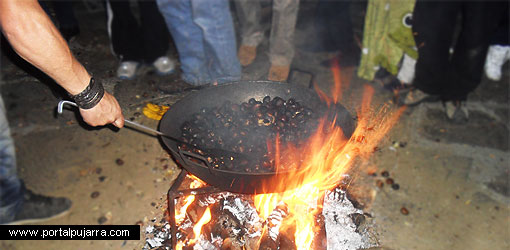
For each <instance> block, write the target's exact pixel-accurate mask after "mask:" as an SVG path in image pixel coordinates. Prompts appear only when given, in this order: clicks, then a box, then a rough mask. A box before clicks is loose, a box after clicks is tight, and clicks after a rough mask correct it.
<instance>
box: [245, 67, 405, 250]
mask: <svg viewBox="0 0 510 250" xmlns="http://www.w3.org/2000/svg"><path fill="white" fill-rule="evenodd" d="M332 72H333V78H334V81H335V86H334V87H333V97H328V96H327V95H326V94H325V93H323V92H322V91H320V90H319V89H316V90H317V93H318V94H319V96H321V98H323V99H324V101H325V102H326V103H327V104H328V105H335V104H336V103H337V102H338V101H339V100H341V94H342V83H341V77H340V69H339V68H338V64H334V66H333V68H332ZM373 94H374V90H373V88H371V87H365V91H364V94H363V99H362V105H361V108H360V109H359V110H358V112H357V113H358V124H357V127H356V129H355V131H354V133H353V135H352V136H351V138H346V137H345V136H344V133H343V131H342V129H341V128H340V127H338V126H335V125H334V124H335V121H334V120H333V121H330V120H328V119H326V118H324V119H322V120H321V122H320V125H319V129H318V130H317V132H316V133H315V134H314V135H313V136H311V137H310V138H309V140H308V142H307V143H304V144H303V145H305V146H304V147H302V148H297V147H295V146H293V145H289V146H287V147H285V148H282V146H281V145H280V143H279V141H276V142H273V146H272V147H274V148H275V152H277V154H276V156H275V157H278V156H285V157H281V159H278V160H276V159H275V164H277V166H276V169H289V167H288V166H292V168H298V169H307V171H306V173H305V174H303V175H300V176H291V177H288V178H286V179H285V180H282V181H281V182H280V183H279V185H285V186H287V185H289V184H290V183H293V184H296V185H295V186H298V188H296V189H293V190H287V191H286V192H284V193H283V194H279V195H275V194H259V195H257V196H255V206H256V208H257V211H258V212H259V213H260V215H261V217H262V218H266V215H267V214H269V213H270V212H271V211H270V210H271V208H273V209H274V208H275V207H276V206H275V204H277V203H278V202H283V203H285V204H286V205H287V207H288V211H289V216H288V217H287V218H286V219H285V221H284V223H285V224H286V225H282V226H289V225H288V224H292V225H295V228H296V232H295V235H294V236H295V243H296V247H297V249H311V248H312V246H311V245H312V241H313V236H314V231H316V229H315V226H314V220H315V216H316V214H317V213H319V212H320V211H321V209H320V208H321V204H318V203H317V202H318V198H319V197H323V195H324V192H325V191H327V190H330V189H332V188H334V187H336V186H337V185H338V182H339V180H341V179H342V178H343V176H344V175H345V173H346V172H347V171H348V170H349V168H350V167H351V165H352V164H353V163H354V160H355V159H357V158H361V159H366V157H368V156H369V155H370V154H371V153H372V152H373V151H374V148H375V147H376V146H377V145H378V143H379V142H380V141H381V139H382V138H383V137H384V136H385V135H386V134H387V133H388V131H389V130H390V129H391V128H392V127H393V125H394V124H395V123H396V122H397V120H398V118H399V116H400V115H401V114H402V112H403V111H404V109H403V108H400V109H399V110H397V111H396V112H393V113H391V112H390V107H389V105H384V106H383V107H382V108H381V109H380V110H378V111H373V110H372V109H371V106H370V105H371V102H372V96H373ZM297 159H299V160H297ZM295 182H298V183H295ZM293 186H294V185H293ZM276 197H278V199H275V198H276ZM268 208H269V209H268Z"/></svg>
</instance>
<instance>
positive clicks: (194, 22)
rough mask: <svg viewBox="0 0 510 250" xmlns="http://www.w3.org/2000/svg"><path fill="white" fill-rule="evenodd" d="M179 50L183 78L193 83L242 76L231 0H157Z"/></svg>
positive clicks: (222, 81) (230, 79)
mask: <svg viewBox="0 0 510 250" xmlns="http://www.w3.org/2000/svg"><path fill="white" fill-rule="evenodd" d="M157 3H158V6H159V10H160V12H161V14H162V15H163V17H164V18H165V21H166V24H167V26H168V29H169V30H170V33H171V34H172V37H173V40H174V42H175V45H176V47H177V51H178V52H179V59H180V61H181V69H182V72H183V80H184V81H186V82H187V83H190V84H193V85H203V84H209V83H214V82H218V83H219V84H221V83H225V82H231V81H237V80H240V79H241V65H240V64H239V60H238V59H237V53H236V50H237V46H236V37H235V33H234V24H233V22H232V16H231V14H230V9H229V2H228V1H227V0H157Z"/></svg>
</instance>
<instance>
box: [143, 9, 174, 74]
mask: <svg viewBox="0 0 510 250" xmlns="http://www.w3.org/2000/svg"><path fill="white" fill-rule="evenodd" d="M138 7H139V8H140V24H141V32H142V36H143V39H142V40H143V51H144V53H143V59H144V62H145V63H148V64H152V65H153V66H154V68H155V69H156V72H157V73H158V74H159V75H167V74H170V73H173V72H174V71H175V62H174V61H173V60H172V59H170V57H168V56H167V52H168V48H169V47H170V33H169V32H168V28H167V27H166V23H165V19H164V18H163V16H162V15H161V13H160V12H159V9H158V5H157V4H156V1H155V0H150V1H147V0H139V1H138Z"/></svg>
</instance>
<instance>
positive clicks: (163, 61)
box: [152, 56, 175, 76]
mask: <svg viewBox="0 0 510 250" xmlns="http://www.w3.org/2000/svg"><path fill="white" fill-rule="evenodd" d="M152 65H153V66H154V68H156V72H157V73H158V75H162V76H164V75H169V74H172V73H173V72H174V71H175V62H174V61H172V59H170V58H169V57H168V56H162V57H159V58H158V59H156V61H154V62H153V63H152Z"/></svg>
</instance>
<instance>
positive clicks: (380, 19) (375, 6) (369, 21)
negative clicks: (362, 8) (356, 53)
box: [358, 0, 418, 80]
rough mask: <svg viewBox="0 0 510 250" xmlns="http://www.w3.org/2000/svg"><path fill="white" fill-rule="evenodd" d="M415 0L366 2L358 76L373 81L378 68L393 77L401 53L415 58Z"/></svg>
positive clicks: (374, 0) (416, 53)
mask: <svg viewBox="0 0 510 250" xmlns="http://www.w3.org/2000/svg"><path fill="white" fill-rule="evenodd" d="M414 4H415V0H369V1H368V6H367V14H366V17H365V27H364V32H363V49H362V55H361V62H360V66H359V68H358V76H359V77H361V78H364V79H367V80H373V79H374V75H375V73H376V71H377V70H378V69H379V67H383V68H385V69H386V70H387V71H388V72H390V73H391V74H393V75H396V74H397V73H398V64H399V62H400V60H401V59H402V56H403V55H404V53H406V54H408V55H409V56H410V57H412V58H414V59H417V58H418V52H417V51H416V46H415V42H414V38H413V34H412V29H411V26H410V25H408V24H407V23H408V22H406V21H409V19H410V18H411V19H412V13H413V9H414Z"/></svg>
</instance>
